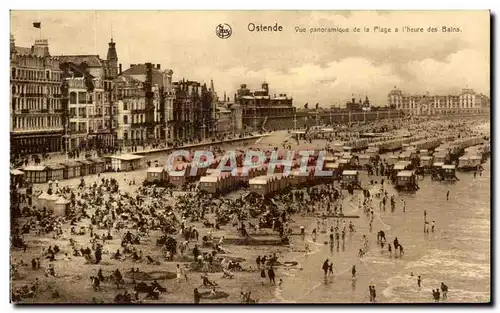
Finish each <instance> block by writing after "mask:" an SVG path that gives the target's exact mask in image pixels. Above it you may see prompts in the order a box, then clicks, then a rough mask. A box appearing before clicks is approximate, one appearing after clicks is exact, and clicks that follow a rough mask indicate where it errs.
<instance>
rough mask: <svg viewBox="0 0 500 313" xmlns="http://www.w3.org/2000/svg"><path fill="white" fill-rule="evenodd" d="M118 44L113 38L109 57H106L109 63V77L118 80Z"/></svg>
mask: <svg viewBox="0 0 500 313" xmlns="http://www.w3.org/2000/svg"><path fill="white" fill-rule="evenodd" d="M115 45H116V43H115V42H113V38H111V42H109V47H108V55H107V57H106V61H107V63H108V75H106V76H108V77H110V78H116V77H117V76H118V55H117V54H116V47H115Z"/></svg>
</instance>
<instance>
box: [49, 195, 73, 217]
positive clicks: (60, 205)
mask: <svg viewBox="0 0 500 313" xmlns="http://www.w3.org/2000/svg"><path fill="white" fill-rule="evenodd" d="M70 203H71V201H69V200H67V199H65V198H64V197H59V198H58V199H57V201H55V203H54V207H53V210H54V215H56V216H64V215H65V214H66V210H67V209H69V204H70Z"/></svg>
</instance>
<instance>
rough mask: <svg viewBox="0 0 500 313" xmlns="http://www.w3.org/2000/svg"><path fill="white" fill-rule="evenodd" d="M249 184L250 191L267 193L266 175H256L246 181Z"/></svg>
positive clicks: (263, 194)
mask: <svg viewBox="0 0 500 313" xmlns="http://www.w3.org/2000/svg"><path fill="white" fill-rule="evenodd" d="M248 184H249V186H250V191H251V192H255V193H257V194H259V195H261V196H265V195H266V194H268V193H269V190H268V189H269V187H268V185H269V183H268V178H267V177H266V176H258V177H255V178H252V179H250V181H249V182H248Z"/></svg>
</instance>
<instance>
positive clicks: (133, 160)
mask: <svg viewBox="0 0 500 313" xmlns="http://www.w3.org/2000/svg"><path fill="white" fill-rule="evenodd" d="M143 159H144V157H143V156H141V155H135V154H122V155H113V156H111V168H112V169H113V170H114V171H120V172H128V171H134V170H137V169H140V168H141V167H142V160H143Z"/></svg>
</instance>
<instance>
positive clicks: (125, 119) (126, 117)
mask: <svg viewBox="0 0 500 313" xmlns="http://www.w3.org/2000/svg"><path fill="white" fill-rule="evenodd" d="M123 124H128V116H127V115H124V116H123Z"/></svg>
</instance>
